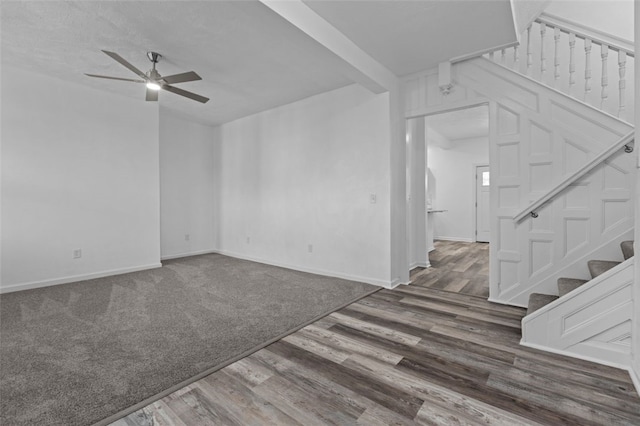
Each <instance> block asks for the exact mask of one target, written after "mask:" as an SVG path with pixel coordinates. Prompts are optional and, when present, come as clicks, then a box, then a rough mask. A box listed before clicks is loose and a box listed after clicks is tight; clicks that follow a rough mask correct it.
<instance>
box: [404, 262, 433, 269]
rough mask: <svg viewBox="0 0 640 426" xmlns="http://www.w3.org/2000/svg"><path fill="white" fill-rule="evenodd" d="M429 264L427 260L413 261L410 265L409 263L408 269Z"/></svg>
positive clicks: (425, 266)
mask: <svg viewBox="0 0 640 426" xmlns="http://www.w3.org/2000/svg"><path fill="white" fill-rule="evenodd" d="M429 266H430V265H429V263H427V262H413V263H412V264H411V265H409V270H412V269H413V268H428V267H429Z"/></svg>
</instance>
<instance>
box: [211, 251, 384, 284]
mask: <svg viewBox="0 0 640 426" xmlns="http://www.w3.org/2000/svg"><path fill="white" fill-rule="evenodd" d="M214 253H219V254H222V255H224V256H229V257H235V258H237V259H243V260H250V261H252V262H258V263H263V264H265V265H271V266H279V267H280V268H287V269H293V270H294V271H300V272H308V273H310V274H316V275H324V276H326V277H333V278H341V279H343V280H349V281H358V282H361V283H366V284H372V285H377V286H379V287H384V288H393V287H392V285H393V284H392V283H391V282H389V281H383V280H379V279H377V278H369V277H362V276H358V275H350V274H344V273H341V272H335V271H327V270H324V269H315V268H307V267H304V266H299V265H292V264H288V263H283V262H274V261H271V260H267V259H262V258H260V257H254V256H247V255H244V254H240V253H236V252H233V251H228V250H216V251H215V252H214Z"/></svg>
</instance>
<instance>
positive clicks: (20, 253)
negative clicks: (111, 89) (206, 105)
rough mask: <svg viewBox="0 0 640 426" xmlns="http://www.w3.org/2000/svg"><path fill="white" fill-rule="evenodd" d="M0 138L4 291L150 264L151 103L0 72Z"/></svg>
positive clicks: (153, 242)
mask: <svg viewBox="0 0 640 426" xmlns="http://www.w3.org/2000/svg"><path fill="white" fill-rule="evenodd" d="M1 132H2V133H1V136H2V231H3V232H2V280H1V281H2V282H1V284H0V288H1V289H2V290H3V291H7V290H15V289H21V288H27V287H35V286H40V285H47V284H55V283H59V282H67V281H73V280H78V279H82V278H87V277H92V276H96V275H100V274H111V273H118V272H124V271H129V270H135V269H141V268H149V267H155V266H159V260H160V237H159V232H158V229H159V227H160V219H159V202H160V201H159V170H158V160H159V159H158V107H157V105H156V104H151V103H146V102H144V100H136V99H133V98H131V99H130V98H124V97H119V96H115V95H111V94H109V93H105V92H101V91H97V90H93V89H90V88H86V87H84V86H79V85H76V84H70V83H66V82H63V81H61V80H57V79H53V78H50V77H46V76H43V75H40V74H34V73H31V72H26V71H21V70H16V69H12V68H10V67H6V66H3V69H2V130H1ZM74 249H81V250H82V257H81V258H80V259H73V258H72V254H73V250H74Z"/></svg>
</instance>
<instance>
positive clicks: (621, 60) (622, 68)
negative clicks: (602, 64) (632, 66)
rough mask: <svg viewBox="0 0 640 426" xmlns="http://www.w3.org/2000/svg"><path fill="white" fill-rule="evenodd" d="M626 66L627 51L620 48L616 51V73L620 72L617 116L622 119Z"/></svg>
mask: <svg viewBox="0 0 640 426" xmlns="http://www.w3.org/2000/svg"><path fill="white" fill-rule="evenodd" d="M626 66H627V53H626V52H623V51H621V50H619V51H618V73H619V74H620V81H619V82H618V89H619V90H620V94H619V96H620V99H619V101H618V117H620V118H622V119H624V118H625V117H624V115H625V114H624V110H625V105H624V103H625V102H624V101H625V99H624V97H625V93H624V89H625V88H626V85H627V81H626V79H625V73H626Z"/></svg>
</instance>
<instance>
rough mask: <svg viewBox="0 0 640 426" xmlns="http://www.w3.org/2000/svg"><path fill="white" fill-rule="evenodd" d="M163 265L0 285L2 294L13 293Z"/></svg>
mask: <svg viewBox="0 0 640 426" xmlns="http://www.w3.org/2000/svg"><path fill="white" fill-rule="evenodd" d="M160 267H162V263H151V264H149V265H141V266H133V267H130V268H121V269H110V270H108V271H100V272H93V273H91V274H82V275H71V276H68V277H62V278H55V279H52V280H43V281H32V282H28V283H22V284H13V285H8V286H6V287H0V294H2V293H13V292H14V291H22V290H31V289H34V288H41V287H49V286H53V285H59V284H69V283H75V282H77V281H84V280H92V279H95V278H103V277H109V276H111V275H122V274H128V273H130V272H138V271H144V270H147V269H155V268H160Z"/></svg>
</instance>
